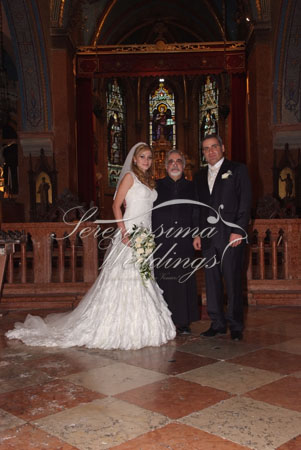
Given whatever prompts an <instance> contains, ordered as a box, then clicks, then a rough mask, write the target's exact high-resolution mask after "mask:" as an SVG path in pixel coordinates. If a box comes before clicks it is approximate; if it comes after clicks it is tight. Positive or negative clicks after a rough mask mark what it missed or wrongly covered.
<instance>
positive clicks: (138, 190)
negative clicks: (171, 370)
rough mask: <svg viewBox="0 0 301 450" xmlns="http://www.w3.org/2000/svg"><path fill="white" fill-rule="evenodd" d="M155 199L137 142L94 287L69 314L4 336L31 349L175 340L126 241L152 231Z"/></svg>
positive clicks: (37, 320) (155, 290) (146, 154)
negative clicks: (134, 232) (135, 233)
mask: <svg viewBox="0 0 301 450" xmlns="http://www.w3.org/2000/svg"><path fill="white" fill-rule="evenodd" d="M156 198H157V192H156V191H155V189H154V181H153V179H152V151H151V150H150V148H149V146H148V145H147V144H145V143H143V142H139V143H138V144H136V145H134V146H133V147H132V148H131V150H130V152H129V154H128V156H127V158H126V161H125V164H124V166H123V169H122V171H121V174H120V177H119V181H118V185H117V189H116V193H115V196H114V202H113V212H114V216H115V219H116V220H117V221H118V222H117V224H118V228H119V230H118V231H119V233H116V235H115V237H114V239H113V242H112V247H111V249H110V251H109V254H108V255H107V256H106V258H105V262H104V265H103V268H102V270H101V272H100V274H99V276H98V277H97V279H96V281H95V282H94V284H93V286H92V287H91V288H90V290H89V291H88V292H87V294H86V295H85V296H84V297H83V299H82V300H81V302H80V303H79V305H78V306H77V307H76V309H74V310H73V311H71V312H67V313H59V314H49V315H48V316H47V317H46V318H45V319H42V318H41V317H39V316H32V315H30V314H28V316H27V317H26V320H25V322H24V323H20V322H19V323H16V324H15V328H14V329H13V330H10V331H8V332H7V333H6V336H7V337H8V338H9V339H20V340H21V341H23V342H24V343H25V344H27V345H33V346H47V347H54V346H58V347H64V348H65V347H73V346H85V347H88V348H102V349H123V350H129V349H139V348H142V347H147V346H159V345H162V344H165V343H166V342H167V341H168V340H170V339H174V337H175V335H176V331H175V327H174V324H173V322H172V320H171V313H170V311H169V309H168V308H167V304H166V302H165V300H164V299H163V297H162V291H161V290H160V288H159V286H158V285H157V283H156V282H155V281H153V280H152V279H148V280H147V281H146V282H143V280H142V278H141V276H140V272H139V270H138V268H137V265H135V263H134V262H133V253H132V252H133V250H132V248H131V246H130V245H131V244H130V239H129V233H130V232H131V231H132V230H133V228H134V226H135V225H136V226H138V227H139V226H142V227H146V228H148V229H150V228H151V209H152V205H153V202H154V201H155V200H156ZM124 202H125V204H126V210H125V214H124V216H122V210H121V207H122V204H123V203H124Z"/></svg>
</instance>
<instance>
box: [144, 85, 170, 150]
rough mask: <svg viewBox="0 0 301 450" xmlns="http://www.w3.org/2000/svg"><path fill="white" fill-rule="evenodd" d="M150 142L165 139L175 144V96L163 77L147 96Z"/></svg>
mask: <svg viewBox="0 0 301 450" xmlns="http://www.w3.org/2000/svg"><path fill="white" fill-rule="evenodd" d="M149 116H150V122H149V133H150V142H151V143H156V142H158V141H167V142H169V143H171V147H175V146H176V122H175V98H174V93H173V91H172V90H171V89H170V88H169V87H167V86H166V84H165V80H164V78H160V79H159V82H158V85H157V86H156V88H155V89H154V90H153V91H152V92H151V94H150V96H149Z"/></svg>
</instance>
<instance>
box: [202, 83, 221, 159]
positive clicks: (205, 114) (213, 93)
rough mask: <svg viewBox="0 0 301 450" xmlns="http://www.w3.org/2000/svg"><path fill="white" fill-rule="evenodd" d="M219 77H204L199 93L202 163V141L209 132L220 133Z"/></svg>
mask: <svg viewBox="0 0 301 450" xmlns="http://www.w3.org/2000/svg"><path fill="white" fill-rule="evenodd" d="M217 81H218V80H217V77H216V76H214V75H207V76H206V77H205V78H203V81H202V84H201V88H200V93H199V135H200V163H201V165H203V164H204V156H203V154H202V148H201V142H202V140H203V139H204V137H205V136H206V135H207V134H213V133H216V134H217V133H218V100H219V89H218V82H217Z"/></svg>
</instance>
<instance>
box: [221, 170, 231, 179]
mask: <svg viewBox="0 0 301 450" xmlns="http://www.w3.org/2000/svg"><path fill="white" fill-rule="evenodd" d="M231 176H232V171H231V170H227V172H225V173H223V174H222V180H226V179H227V178H229V177H231Z"/></svg>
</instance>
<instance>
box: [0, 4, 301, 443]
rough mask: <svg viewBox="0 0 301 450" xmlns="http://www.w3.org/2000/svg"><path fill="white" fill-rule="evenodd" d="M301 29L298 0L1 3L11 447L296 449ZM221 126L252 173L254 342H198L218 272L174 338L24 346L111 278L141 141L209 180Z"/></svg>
mask: <svg viewBox="0 0 301 450" xmlns="http://www.w3.org/2000/svg"><path fill="white" fill-rule="evenodd" d="M300 23H301V2H299V1H298V0H273V1H271V0H212V1H209V0H191V1H190V2H189V3H187V2H185V1H184V0H172V1H171V0H165V1H164V2H162V1H159V0H149V1H147V2H146V1H143V0H50V1H47V0H22V1H19V0H18V1H12V0H0V46H1V48H0V80H1V84H0V148H1V154H0V282H1V284H0V289H1V291H0V292H1V294H0V348H1V356H0V380H1V385H0V419H1V420H0V450H2V449H3V450H6V449H21V448H22V449H23V448H24V449H30V448H39V449H46V448H48V449H57V450H58V449H64V450H68V449H70V450H71V449H80V450H88V449H93V450H98V449H108V448H116V449H117V448H118V449H129V450H134V449H142V450H147V449H154V450H157V449H159V448H172V449H187V450H188V449H189V450H190V449H200V450H201V449H202V450H207V449H208V450H213V449H218V450H236V449H237V450H239V449H241V450H243V449H255V450H265V449H266V450H276V449H278V450H300V448H301V432H300V429H301V407H300V405H301V394H300V392H301V321H300V318H301V257H300V256H301V95H300V76H301V71H300V66H301V61H300V58H301V56H300V55H301V52H300V46H301V33H300ZM210 133H217V134H219V135H220V136H221V138H222V140H223V143H224V145H225V149H226V157H227V158H228V159H230V160H233V161H237V162H240V163H244V164H246V165H247V167H248V171H249V174H250V178H251V183H252V214H251V221H250V224H249V245H248V249H247V258H246V267H245V279H244V280H243V284H244V293H245V316H246V317H245V331H244V339H243V341H241V342H231V341H230V340H229V336H222V337H221V336H216V337H214V338H210V339H207V340H206V339H204V338H201V337H200V333H201V332H202V331H204V330H205V329H206V328H207V327H208V324H209V317H208V316H207V313H206V294H205V287H204V274H203V271H202V269H200V270H199V271H198V272H197V284H198V294H199V306H200V312H201V320H200V321H199V322H195V323H193V324H192V334H191V335H190V336H178V337H177V338H176V339H175V340H174V341H171V342H169V343H168V344H166V345H164V346H162V347H159V348H155V347H148V348H144V349H141V350H136V351H121V350H112V351H110V350H96V349H93V350H91V349H86V348H84V347H75V348H72V349H68V350H66V349H61V348H44V347H29V346H26V345H24V344H22V343H21V342H20V341H17V340H15V341H8V340H7V338H6V337H5V336H4V334H5V332H6V331H7V330H9V329H11V328H12V327H13V325H14V323H15V322H16V321H23V320H24V318H25V317H26V315H27V313H29V312H30V313H32V314H39V315H42V316H44V315H46V314H48V313H49V312H57V311H69V310H72V309H73V308H74V307H75V306H76V305H77V304H78V303H79V302H80V300H81V298H82V297H83V295H84V294H85V293H86V292H87V290H88V288H89V287H90V286H91V285H92V283H93V282H94V280H95V279H96V277H97V275H98V270H99V267H100V264H101V262H102V260H103V258H104V253H105V247H106V240H105V238H104V236H105V232H106V229H107V228H108V227H109V222H110V220H111V219H112V217H113V215H112V201H113V196H114V192H115V189H116V184H117V180H118V177H119V174H120V172H121V169H122V165H123V163H124V161H125V158H126V155H127V153H128V151H129V149H130V148H131V147H132V146H133V145H134V144H135V143H136V142H139V141H143V142H146V143H148V144H149V145H150V146H151V147H152V149H153V154H154V162H153V164H154V175H155V177H156V178H163V177H164V176H165V163H164V160H165V154H166V152H168V151H169V150H171V149H178V150H179V151H181V152H182V153H183V154H184V155H185V158H186V167H185V177H186V178H187V179H189V180H193V178H194V175H195V174H196V173H197V172H198V170H199V169H200V168H202V167H203V166H204V165H206V162H205V160H204V157H203V155H202V151H201V142H202V139H203V138H204V136H206V135H207V134H210ZM95 221H107V223H106V222H103V223H104V225H103V224H102V225H101V227H99V225H98V224H97V222H95ZM110 226H111V225H110ZM83 236H84V237H83ZM100 240H102V241H103V243H104V245H99V242H100Z"/></svg>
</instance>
